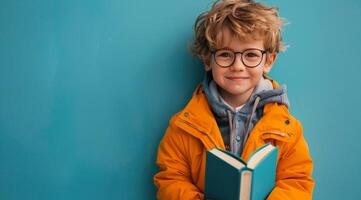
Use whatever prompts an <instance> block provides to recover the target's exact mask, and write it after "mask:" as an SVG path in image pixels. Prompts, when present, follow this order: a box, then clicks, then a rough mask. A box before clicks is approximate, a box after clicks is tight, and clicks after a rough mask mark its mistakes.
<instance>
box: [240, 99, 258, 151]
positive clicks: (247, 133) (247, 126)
mask: <svg viewBox="0 0 361 200" xmlns="http://www.w3.org/2000/svg"><path fill="white" fill-rule="evenodd" d="M260 100H261V97H259V96H257V97H256V99H255V100H254V104H253V108H252V112H251V116H249V118H248V120H247V124H246V129H245V135H244V139H243V144H242V146H244V144H245V143H246V140H247V138H248V135H249V130H248V129H249V126H250V124H251V122H252V118H253V116H254V113H255V112H256V109H257V106H258V103H259V101H260Z"/></svg>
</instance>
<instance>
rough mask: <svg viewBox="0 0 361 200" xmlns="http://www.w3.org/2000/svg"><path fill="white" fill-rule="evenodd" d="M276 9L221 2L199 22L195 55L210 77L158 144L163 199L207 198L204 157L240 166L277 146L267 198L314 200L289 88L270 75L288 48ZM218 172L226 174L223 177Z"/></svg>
mask: <svg viewBox="0 0 361 200" xmlns="http://www.w3.org/2000/svg"><path fill="white" fill-rule="evenodd" d="M282 24H283V22H282V20H281V19H280V17H279V15H278V12H277V9H276V8H273V7H268V6H266V5H264V4H261V3H257V2H254V1H246V0H228V1H226V0H224V1H217V2H216V3H215V4H214V5H213V6H212V8H211V10H210V11H209V12H205V13H203V14H201V15H200V16H199V17H198V19H197V21H196V23H195V41H194V43H193V45H192V51H193V53H194V55H197V56H199V57H200V58H201V59H202V60H203V62H204V66H205V71H206V73H205V77H204V80H203V81H202V83H201V84H200V85H199V86H198V87H197V89H196V90H195V92H194V94H193V97H192V99H191V100H190V101H189V103H188V104H187V105H186V107H185V108H184V109H183V110H182V111H180V112H179V113H177V114H176V115H174V116H173V117H172V118H171V120H170V124H169V127H168V128H167V131H166V133H165V135H164V137H163V139H162V141H161V143H160V145H159V149H158V157H157V164H158V165H159V167H160V171H159V172H158V173H157V174H156V175H155V176H154V182H155V184H156V186H157V187H158V193H157V197H158V199H166V200H171V199H181V200H187V199H203V198H204V194H203V191H204V180H205V179H204V178H205V167H206V163H205V155H206V151H207V150H210V149H212V148H214V147H218V148H221V149H227V150H229V151H231V152H233V153H234V154H236V155H239V156H241V158H242V159H244V160H247V159H248V158H249V156H250V154H251V153H252V152H253V151H254V150H256V149H257V148H259V147H261V146H262V145H264V144H266V143H268V142H271V143H272V144H273V145H276V146H278V147H279V154H278V160H277V171H276V183H275V187H274V189H273V190H272V192H271V193H270V195H269V196H268V199H271V200H272V199H282V200H286V199H293V200H294V199H312V190H313V187H314V181H313V179H312V177H311V175H312V160H311V157H310V154H309V150H308V146H307V143H306V141H305V139H304V137H303V135H302V127H301V124H300V122H299V121H298V120H297V119H295V118H294V117H292V116H291V114H290V113H289V111H288V107H289V102H288V99H287V94H286V88H285V86H279V85H278V84H277V82H276V81H274V80H272V79H271V78H269V77H266V76H265V74H267V73H268V72H270V70H271V68H272V65H273V63H274V62H275V60H276V57H277V53H278V52H279V51H280V50H284V49H285V47H284V45H283V43H282V41H281V35H280V29H281V27H282ZM220 173H221V172H220Z"/></svg>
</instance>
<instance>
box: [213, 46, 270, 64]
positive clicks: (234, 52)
mask: <svg viewBox="0 0 361 200" xmlns="http://www.w3.org/2000/svg"><path fill="white" fill-rule="evenodd" d="M224 50H227V51H230V52H232V53H233V55H234V56H233V61H232V63H231V64H230V65H227V66H224V65H220V64H218V63H217V59H216V53H217V52H218V51H224ZM249 50H257V51H260V52H261V53H262V57H261V59H260V61H259V63H258V64H257V65H254V66H250V65H246V64H245V63H244V61H243V53H244V52H246V51H249ZM211 53H212V55H213V59H214V62H215V63H216V64H217V65H218V66H219V67H221V68H227V67H230V66H232V65H233V64H234V62H235V61H236V58H237V54H241V61H242V63H243V65H244V66H246V67H248V68H254V67H257V66H259V65H260V64H261V62H262V60H263V55H264V54H265V53H267V51H265V50H262V49H257V48H249V49H245V50H243V51H233V50H231V49H229V48H223V49H216V50H214V51H211Z"/></svg>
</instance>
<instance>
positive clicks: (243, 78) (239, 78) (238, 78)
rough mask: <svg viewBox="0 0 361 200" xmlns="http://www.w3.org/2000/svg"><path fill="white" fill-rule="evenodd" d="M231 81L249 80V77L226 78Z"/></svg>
mask: <svg viewBox="0 0 361 200" xmlns="http://www.w3.org/2000/svg"><path fill="white" fill-rule="evenodd" d="M226 78H228V79H230V80H245V79H249V77H242V76H232V77H226Z"/></svg>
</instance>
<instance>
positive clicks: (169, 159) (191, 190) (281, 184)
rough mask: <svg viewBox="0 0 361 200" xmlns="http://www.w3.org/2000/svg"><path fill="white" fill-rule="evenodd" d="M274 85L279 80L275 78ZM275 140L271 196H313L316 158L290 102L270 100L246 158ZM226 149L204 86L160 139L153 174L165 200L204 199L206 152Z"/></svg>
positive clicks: (283, 198)
mask: <svg viewBox="0 0 361 200" xmlns="http://www.w3.org/2000/svg"><path fill="white" fill-rule="evenodd" d="M272 83H273V87H274V88H277V87H278V84H277V83H276V82H275V81H272ZM268 142H271V143H273V144H274V145H277V146H278V147H279V152H278V161H277V172H276V186H275V188H274V189H273V191H272V192H271V194H270V195H269V196H268V199H269V200H276V199H280V200H287V199H292V200H295V199H302V200H303V199H312V190H313V187H314V181H313V179H312V177H311V175H312V160H311V157H310V154H309V150H308V146H307V143H306V141H305V139H304V137H303V135H302V127H301V124H300V122H299V121H298V120H297V119H295V118H293V117H292V116H291V115H290V113H289V112H288V108H287V107H286V106H285V105H280V104H277V103H269V104H266V105H265V106H264V110H263V116H262V118H261V119H260V120H259V121H258V123H257V124H256V125H255V127H254V128H253V130H252V131H251V133H250V135H249V138H248V139H247V141H246V143H245V146H244V150H243V152H242V155H241V157H242V159H244V160H248V158H249V156H250V155H251V154H252V152H253V151H255V150H256V149H257V148H259V147H261V146H262V145H264V144H266V143H268ZM214 147H218V148H221V149H225V146H224V142H223V139H222V136H221V133H220V130H219V128H218V125H217V122H216V119H215V118H214V116H213V114H212V111H211V108H210V105H209V104H208V101H207V97H206V94H205V93H204V91H203V89H202V86H198V88H197V90H196V91H195V92H194V94H193V97H192V99H191V100H190V102H189V103H188V104H187V106H186V107H185V108H184V109H183V110H182V111H181V112H179V113H177V114H176V115H174V116H173V117H172V118H171V120H170V124H169V127H168V128H167V131H166V133H165V135H164V137H163V139H162V141H161V142H160V145H159V149H158V157H157V165H158V166H159V167H160V171H159V172H158V173H157V174H156V175H155V176H154V183H155V184H156V186H157V187H158V193H157V197H158V199H160V200H163V199H165V200H172V199H180V200H188V199H203V198H204V195H203V191H204V176H205V156H206V151H207V150H210V149H212V148H214Z"/></svg>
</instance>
